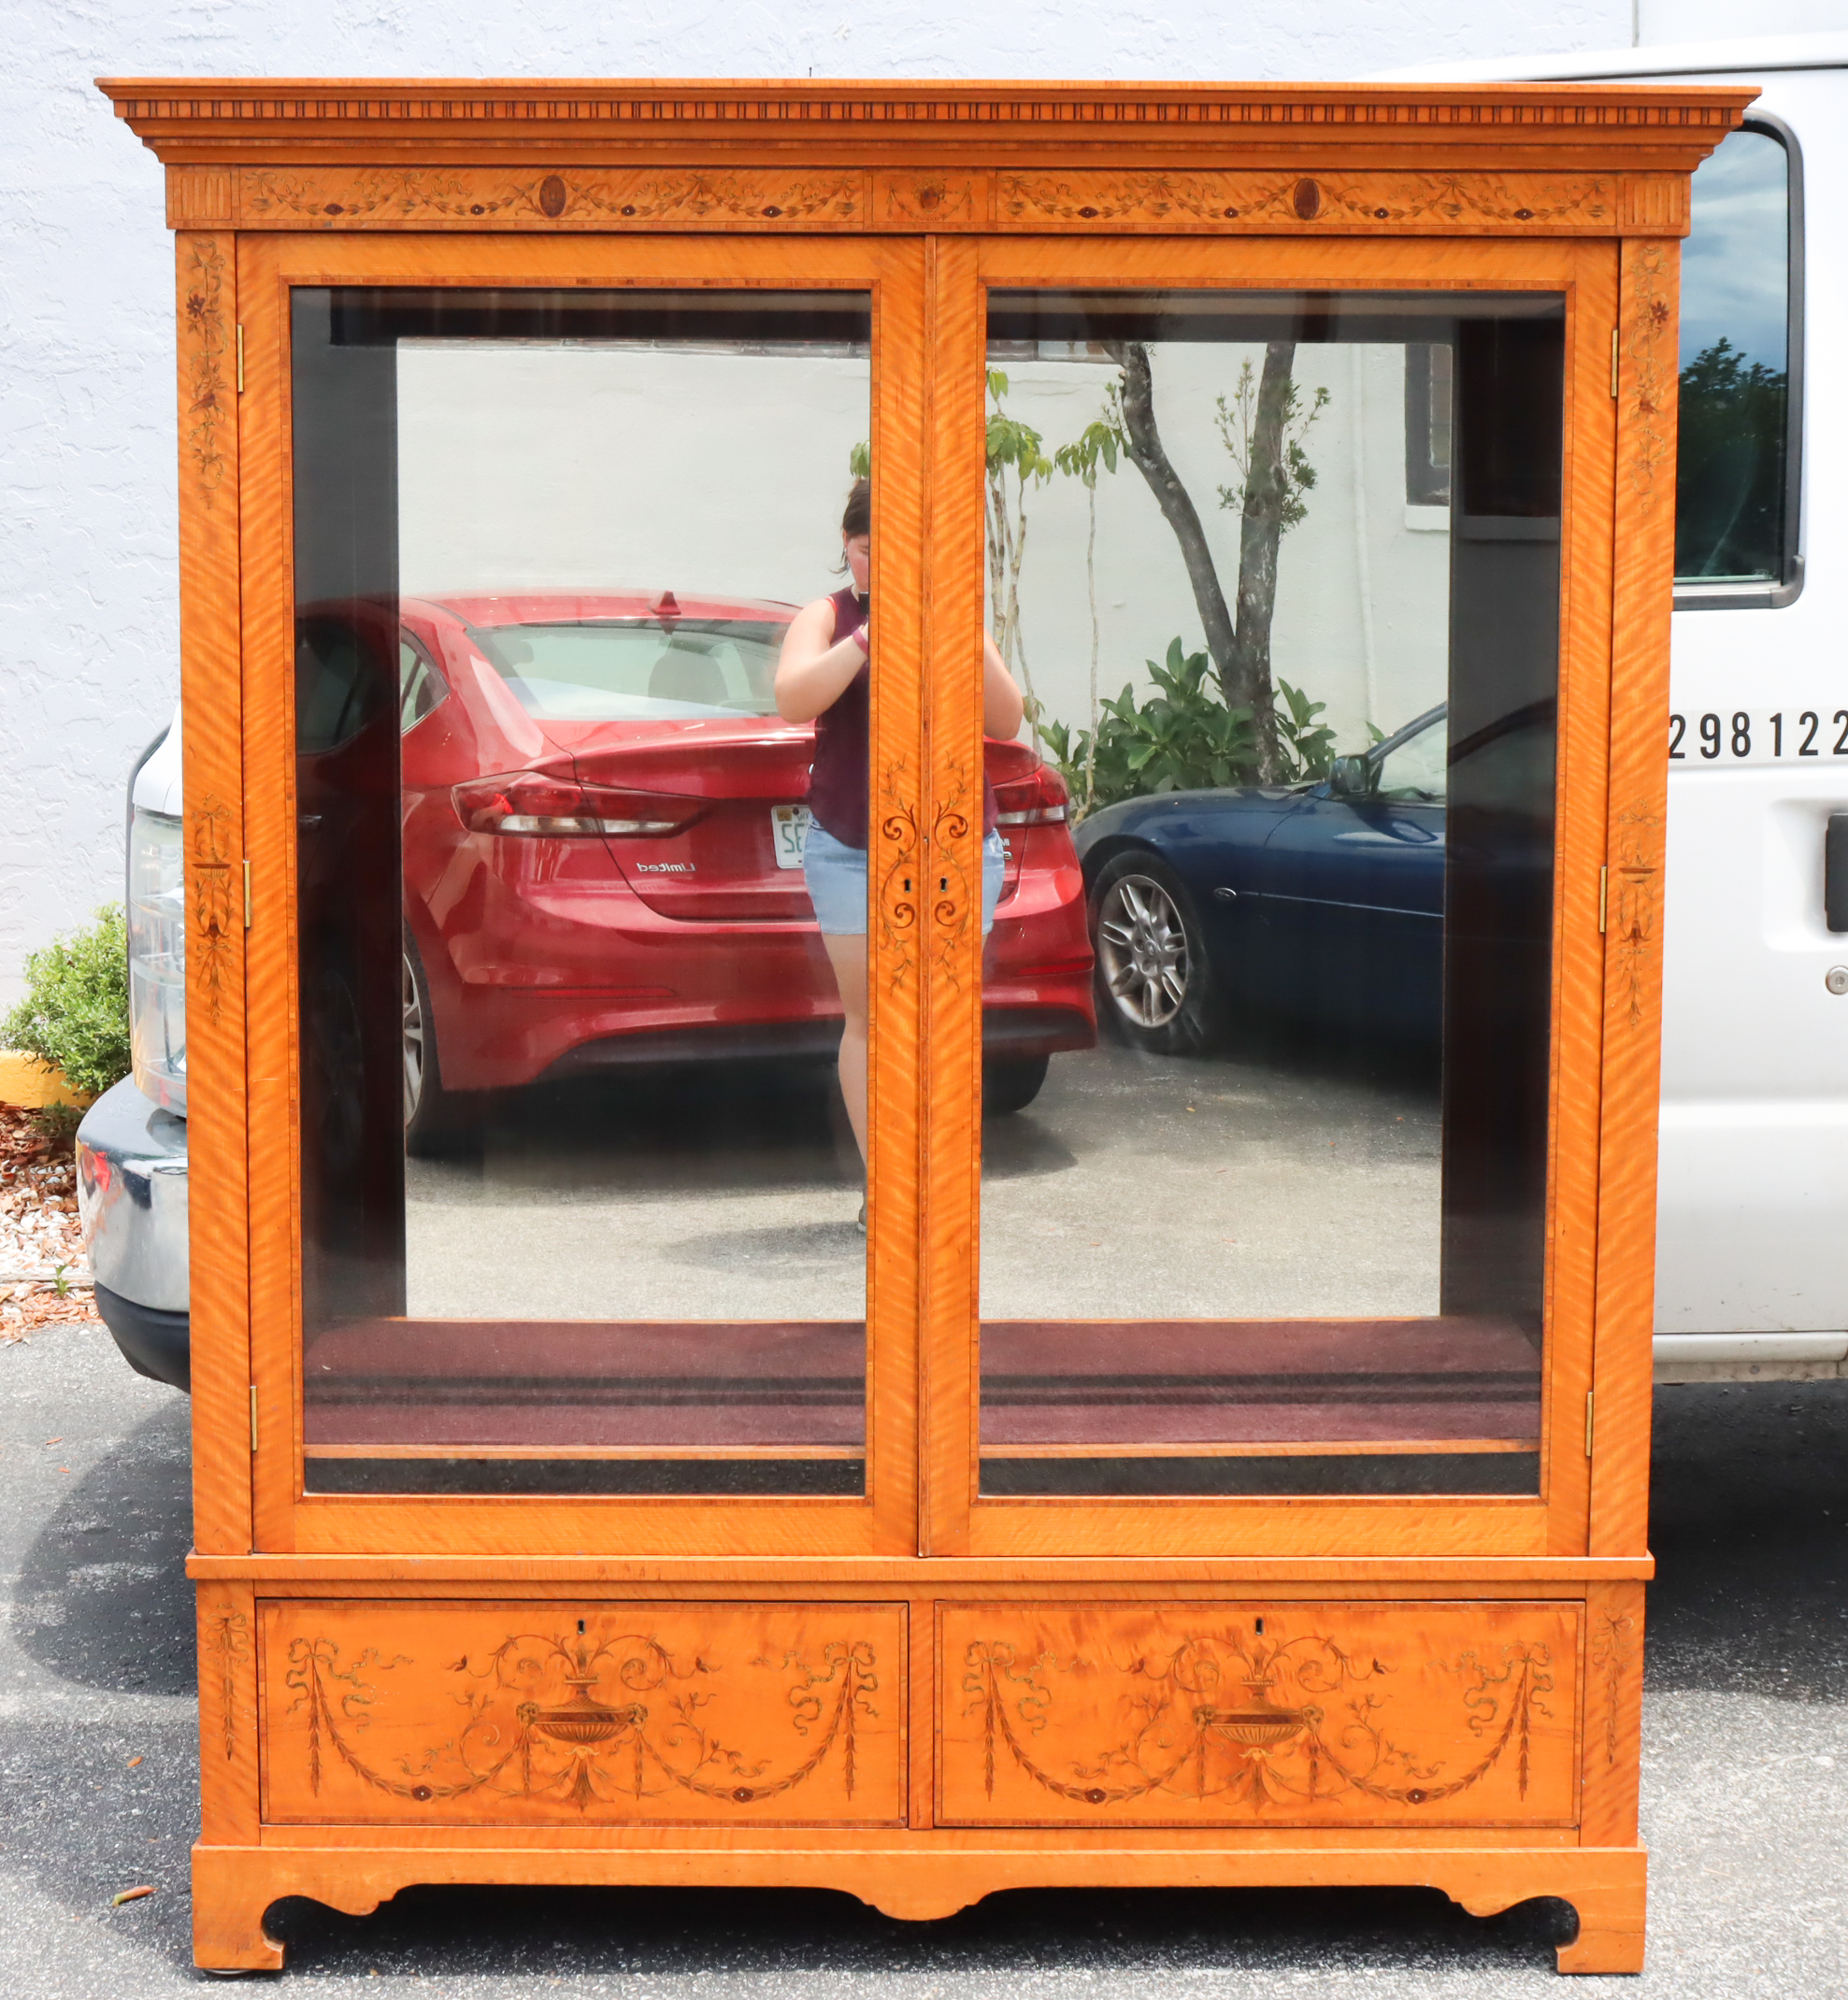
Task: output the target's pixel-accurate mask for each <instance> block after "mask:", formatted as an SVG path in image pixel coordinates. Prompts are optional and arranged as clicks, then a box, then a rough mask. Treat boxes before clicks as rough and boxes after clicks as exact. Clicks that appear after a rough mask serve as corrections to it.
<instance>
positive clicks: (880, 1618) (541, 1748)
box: [261, 1601, 905, 1826]
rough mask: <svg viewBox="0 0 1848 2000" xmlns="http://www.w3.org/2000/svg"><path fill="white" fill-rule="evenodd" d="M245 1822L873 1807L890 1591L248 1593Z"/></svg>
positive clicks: (898, 1794) (887, 1767) (893, 1657)
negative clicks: (250, 1724) (252, 1618)
mask: <svg viewBox="0 0 1848 2000" xmlns="http://www.w3.org/2000/svg"><path fill="white" fill-rule="evenodd" d="M261 1621H262V1674H263V1681H262V1698H263V1707H264V1717H265V1771H264V1817H265V1820H267V1821H271V1822H273V1823H289V1824H302V1823H328V1822H342V1823H344V1822H355V1823H358V1822H365V1823H373V1824H379V1823H385V1824H392V1825H431V1824H447V1825H457V1824H462V1825H507V1826H530V1825H559V1826H587V1825H588V1826H599V1825H601V1826H624V1825H637V1824H660V1825H671V1824H675V1823H685V1822H688V1821H696V1822H705V1823H712V1824H722V1825H752V1824H756V1825H761V1824H764V1823H766V1822H778V1821H781V1822H788V1823H802V1824H808V1825H827V1824H855V1825H867V1824H888V1825H889V1824H893V1823H895V1822H896V1821H900V1820H901V1819H902V1817H903V1813H904V1797H903V1778H902V1769H903V1762H902V1746H903V1741H904V1700H905V1685H904V1630H905V1612H904V1609H903V1607H899V1606H893V1605H705V1604H623V1605H610V1604H592V1605H571V1604H454V1603H449V1604H445V1603H425V1604H382V1603H360V1604H342V1603H322V1602H293V1601H292V1602H286V1603H282V1602H272V1603H268V1604H265V1605H264V1606H263V1607H261Z"/></svg>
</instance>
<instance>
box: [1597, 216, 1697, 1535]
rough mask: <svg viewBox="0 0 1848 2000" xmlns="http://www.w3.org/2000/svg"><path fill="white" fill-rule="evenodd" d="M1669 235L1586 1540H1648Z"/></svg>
mask: <svg viewBox="0 0 1848 2000" xmlns="http://www.w3.org/2000/svg"><path fill="white" fill-rule="evenodd" d="M1680 254H1681V252H1680V246H1679V244H1677V243H1675V242H1674V241H1672V240H1663V239H1639V240H1636V241H1632V242H1626V244H1625V245H1624V247H1623V257H1622V268H1621V276H1620V280H1619V283H1620V298H1619V307H1618V328H1617V333H1618V343H1617V346H1618V353H1617V361H1618V367H1617V390H1618V422H1619V426H1620V429H1619V436H1618V445H1617V485H1616V505H1615V547H1616V549H1617V550H1619V551H1621V554H1620V559H1619V561H1618V564H1617V568H1616V581H1615V589H1614V623H1615V631H1614V637H1613V641H1612V668H1611V684H1612V692H1611V713H1612V727H1611V805H1610V829H1609V836H1608V838H1609V849H1608V856H1609V867H1610V871H1611V873H1610V888H1609V894H1608V898H1607V919H1606V921H1607V930H1606V935H1605V938H1604V1091H1603V1107H1604V1108H1603V1135H1602V1139H1601V1144H1600V1147H1599V1157H1600V1161H1601V1171H1600V1179H1599V1193H1598V1258H1597V1350H1596V1356H1595V1362H1594V1366H1595V1370H1596V1374H1595V1379H1594V1381H1593V1385H1592V1386H1593V1390H1594V1393H1595V1396H1596V1403H1595V1421H1594V1423H1593V1425H1592V1427H1591V1431H1592V1447H1593V1453H1594V1458H1593V1470H1592V1492H1591V1552H1592V1553H1593V1554H1594V1555H1614V1554H1618V1553H1623V1552H1632V1551H1638V1550H1641V1549H1642V1548H1643V1547H1644V1545H1645V1537H1646V1534H1647V1514H1648V1498H1649V1420H1650V1398H1651V1394H1652V1393H1653V1379H1654V1371H1653V1367H1652V1357H1651V1351H1650V1349H1651V1336H1652V1332H1653V1326H1654V1307H1655V1146H1656V1117H1657V1109H1658V1102H1659V1096H1660V1082H1661V1051H1662V1034H1661V1022H1662V861H1663V823H1664V820H1665V816H1666V813H1667V807H1668V783H1669V766H1668V758H1667V753H1666V749H1665V742H1666V737H1667V734H1668V725H1669V608H1670V605H1671V602H1672V584H1673V573H1674V534H1675V410H1676V375H1675V363H1676V337H1677V315H1676V309H1675V308H1676V282H1677V276H1678V270H1679V262H1680Z"/></svg>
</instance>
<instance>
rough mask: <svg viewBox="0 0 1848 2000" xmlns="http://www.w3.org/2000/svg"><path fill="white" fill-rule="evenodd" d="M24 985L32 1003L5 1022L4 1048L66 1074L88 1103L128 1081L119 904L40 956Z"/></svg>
mask: <svg viewBox="0 0 1848 2000" xmlns="http://www.w3.org/2000/svg"><path fill="white" fill-rule="evenodd" d="M25 979H26V992H25V998H24V999H23V1000H21V1002H20V1004H19V1005H18V1006H17V1007H14V1008H13V1010H12V1012H11V1013H9V1014H8V1015H7V1017H6V1019H5V1020H4V1021H0V1047H4V1048H7V1049H19V1050H23V1051H24V1052H25V1053H26V1054H27V1055H36V1057H37V1058H38V1060H39V1061H40V1062H41V1063H48V1064H50V1065H51V1067H52V1068H54V1069H61V1070H63V1071H64V1080H65V1082H67V1083H68V1084H69V1085H70V1087H71V1089H72V1090H74V1091H79V1092H81V1093H84V1094H85V1095H87V1096H93V1097H100V1096H101V1095H102V1093H104V1092H105V1091H106V1090H107V1089H108V1087H109V1086H110V1084H112V1083H119V1082H120V1081H121V1080H122V1078H124V1077H125V1076H127V1074H128V1071H129V1049H128V927H127V923H126V921H125V920H124V918H123V915H122V908H121V907H120V906H119V905H116V906H106V907H104V908H102V909H99V910H98V911H97V912H96V921H95V922H94V923H93V924H92V925H91V926H90V927H89V929H88V930H82V931H72V932H71V933H70V934H69V935H68V936H64V937H54V938H53V939H52V940H51V942H50V944H49V945H48V946H46V948H45V950H42V951H35V952H33V954H32V955H31V957H29V958H28V959H27V960H26V962H25Z"/></svg>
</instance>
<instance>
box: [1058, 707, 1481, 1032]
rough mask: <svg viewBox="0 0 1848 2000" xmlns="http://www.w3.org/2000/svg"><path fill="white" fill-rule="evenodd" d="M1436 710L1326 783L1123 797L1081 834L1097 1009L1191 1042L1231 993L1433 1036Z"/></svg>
mask: <svg viewBox="0 0 1848 2000" xmlns="http://www.w3.org/2000/svg"><path fill="white" fill-rule="evenodd" d="M1445 718H1446V711H1445V709H1444V707H1442V706H1440V707H1435V708H1431V709H1428V710H1426V712H1425V714H1423V715H1421V716H1419V717H1417V718H1416V719H1415V720H1414V721H1411V722H1408V723H1407V724H1406V725H1405V727H1404V728H1403V729H1401V730H1399V731H1398V732H1397V734H1396V735H1394V736H1388V737H1387V738H1386V739H1385V740H1384V741H1383V742H1382V743H1378V744H1376V745H1375V746H1374V747H1373V748H1372V750H1368V752H1367V753H1366V755H1365V756H1359V757H1343V758H1339V759H1338V760H1337V762H1336V764H1335V766H1334V770H1333V772H1332V774H1331V775H1330V777H1329V778H1327V779H1325V780H1323V781H1322V782H1321V783H1311V784H1296V785H1283V786H1255V785H1247V786H1238V787H1233V788H1230V789H1227V790H1225V791H1219V792H1170V793H1161V794H1158V795H1156V796H1153V797H1150V798H1137V799H1125V801H1123V802H1122V803H1121V804H1120V805H1115V806H1110V807H1105V808H1104V809H1103V810H1102V811H1101V812H1096V813H1094V814H1093V815H1092V816H1091V817H1090V818H1088V819H1087V820H1085V821H1083V822H1082V825H1080V826H1079V828H1078V829H1077V844H1078V851H1079V856H1080V858H1081V860H1082V863H1083V864H1084V874H1085V879H1086V882H1087V884H1088V885H1089V890H1090V907H1091V934H1092V938H1093V941H1094V943H1095V946H1096V954H1097V988H1098V1000H1099V1007H1100V1012H1103V1013H1106V1014H1107V1015H1108V1016H1109V1017H1110V1019H1111V1020H1112V1021H1113V1023H1114V1025H1115V1026H1116V1027H1117V1029H1118V1030H1119V1031H1120V1032H1121V1034H1122V1035H1123V1036H1124V1038H1125V1040H1126V1041H1128V1042H1130V1043H1131V1044H1132V1045H1134V1046H1136V1047H1139V1048H1142V1049H1146V1050H1151V1051H1153V1052H1155V1053H1158V1054H1164V1055H1179V1054H1183V1053H1186V1052H1188V1051H1189V1050H1196V1049H1199V1048H1201V1047H1203V1046H1204V1045H1205V1044H1206V1043H1207V1042H1208V1040H1209V1039H1210V1038H1211V1035H1212V1032H1213V1029H1214V1027H1215V1025H1216V1021H1217V1017H1218V1016H1219V1014H1220V1013H1221V1011H1222V1009H1223V1007H1224V1006H1225V1004H1226V1003H1227V1002H1240V1003H1243V1004H1245V1005H1248V1006H1253V1007H1263V1008H1266V1009H1269V1010H1277V1011H1281V1012H1284V1013H1288V1014H1291V1015H1294V1016H1296V1017H1297V1018H1303V1017H1312V1018H1315V1019H1318V1020H1321V1021H1342V1022H1345V1023H1348V1024H1350V1025H1353V1026H1356V1027H1359V1026H1365V1027H1367V1028H1369V1029H1371V1030H1373V1031H1374V1032H1376V1033H1381V1034H1384V1035H1387V1036H1401V1037H1411V1038H1419V1039H1423V1038H1426V1037H1428V1038H1432V1039H1435V1037H1436V1036H1437V1035H1438V1032H1439V1027H1440V1021H1441V1019H1442V1012H1443V934H1444V831H1445V825H1444V822H1445V780H1446V776H1447V771H1448V765H1449V755H1448V751H1449V742H1448V736H1449V732H1448V728H1447V724H1446V719H1445ZM1496 733H1497V734H1500V732H1496Z"/></svg>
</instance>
